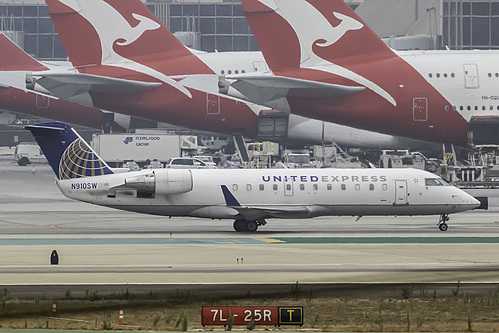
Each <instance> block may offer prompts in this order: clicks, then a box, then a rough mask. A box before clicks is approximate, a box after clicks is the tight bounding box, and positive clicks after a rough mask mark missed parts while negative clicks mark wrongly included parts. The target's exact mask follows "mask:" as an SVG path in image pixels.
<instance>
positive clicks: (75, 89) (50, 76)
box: [28, 73, 161, 99]
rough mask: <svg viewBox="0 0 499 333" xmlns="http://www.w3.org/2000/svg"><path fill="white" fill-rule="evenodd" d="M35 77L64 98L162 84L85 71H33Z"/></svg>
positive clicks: (128, 90)
mask: <svg viewBox="0 0 499 333" xmlns="http://www.w3.org/2000/svg"><path fill="white" fill-rule="evenodd" d="M33 77H34V78H36V80H35V82H36V83H37V84H39V85H40V86H42V87H43V88H45V89H46V90H48V91H49V92H50V93H51V94H52V95H54V96H57V97H59V98H62V99H70V98H71V97H74V96H78V95H81V94H84V93H92V92H98V93H106V94H131V93H137V92H141V91H144V90H148V89H153V88H156V87H159V86H160V85H161V83H160V82H144V81H134V80H125V79H117V78H111V77H105V76H99V75H91V74H83V73H33ZM28 88H30V87H28Z"/></svg>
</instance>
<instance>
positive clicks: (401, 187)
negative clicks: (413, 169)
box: [395, 180, 408, 205]
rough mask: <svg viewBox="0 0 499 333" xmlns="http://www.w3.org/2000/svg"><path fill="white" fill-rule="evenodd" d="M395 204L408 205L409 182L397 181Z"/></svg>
mask: <svg viewBox="0 0 499 333" xmlns="http://www.w3.org/2000/svg"><path fill="white" fill-rule="evenodd" d="M395 204H396V205H407V204H408V201H407V180H396V181H395Z"/></svg>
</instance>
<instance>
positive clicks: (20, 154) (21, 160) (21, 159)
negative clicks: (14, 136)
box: [14, 142, 48, 166]
mask: <svg viewBox="0 0 499 333" xmlns="http://www.w3.org/2000/svg"><path fill="white" fill-rule="evenodd" d="M14 156H15V159H16V162H17V164H19V165H20V166H26V165H28V164H31V163H48V162H47V158H46V157H45V155H44V154H43V152H42V150H41V149H40V146H38V145H37V144H36V143H34V142H22V143H20V144H18V145H17V146H16V150H15V151H14Z"/></svg>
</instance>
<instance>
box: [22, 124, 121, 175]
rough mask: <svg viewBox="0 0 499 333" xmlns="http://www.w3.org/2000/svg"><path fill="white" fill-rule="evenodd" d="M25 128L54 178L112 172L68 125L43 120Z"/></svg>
mask: <svg viewBox="0 0 499 333" xmlns="http://www.w3.org/2000/svg"><path fill="white" fill-rule="evenodd" d="M25 128H26V129H27V130H29V131H31V133H32V134H33V136H34V137H35V139H36V141H37V142H38V144H39V145H40V148H41V149H42V151H43V153H44V154H45V156H46V157H47V160H48V161H49V163H50V166H51V167H52V170H54V172H55V174H56V176H57V178H58V179H70V178H82V177H91V176H100V175H107V174H112V173H113V172H112V171H111V168H110V167H109V166H108V165H107V163H106V162H104V161H103V160H102V159H101V158H100V157H99V156H98V155H97V154H96V153H95V152H94V151H93V150H92V148H90V146H89V145H88V144H87V143H86V142H85V140H83V138H82V137H80V136H79V135H78V133H76V131H75V130H74V129H73V128H72V127H71V126H69V125H67V124H65V123H61V122H47V123H40V124H37V125H30V126H26V127H25Z"/></svg>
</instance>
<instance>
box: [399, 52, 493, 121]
mask: <svg viewBox="0 0 499 333" xmlns="http://www.w3.org/2000/svg"><path fill="white" fill-rule="evenodd" d="M396 53H397V54H398V55H399V56H400V57H401V58H402V59H404V60H405V61H406V62H407V63H409V64H410V65H411V66H412V67H413V68H414V69H416V70H417V71H418V72H419V73H420V74H421V76H422V77H424V78H425V79H426V80H427V81H428V83H429V84H430V85H432V86H433V87H434V88H435V89H437V91H438V92H439V93H440V94H441V95H442V96H443V97H444V98H445V99H446V100H447V101H449V103H450V104H451V105H452V108H451V109H450V110H449V111H453V112H458V113H459V114H460V115H461V116H462V117H463V118H464V119H465V120H466V121H467V122H470V120H471V118H472V117H482V116H492V117H499V88H498V87H499V62H498V61H497V59H498V58H499V51H492V50H491V51H481V50H473V51H403V52H400V51H399V52H396ZM432 111H433V110H432ZM440 111H441V110H440Z"/></svg>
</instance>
